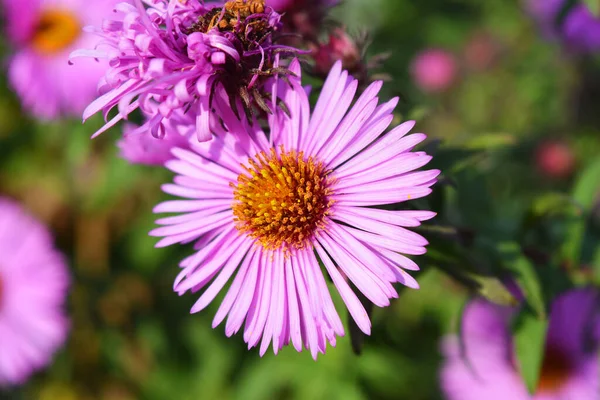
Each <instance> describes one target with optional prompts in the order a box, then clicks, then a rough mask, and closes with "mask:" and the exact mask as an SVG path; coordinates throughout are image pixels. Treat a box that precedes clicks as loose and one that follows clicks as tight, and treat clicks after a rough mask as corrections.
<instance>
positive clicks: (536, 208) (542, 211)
mask: <svg viewBox="0 0 600 400" xmlns="http://www.w3.org/2000/svg"><path fill="white" fill-rule="evenodd" d="M575 206H576V203H575V202H574V201H573V198H571V197H570V196H568V195H566V194H564V193H557V192H551V193H545V194H543V195H541V196H539V197H536V198H535V200H534V201H533V204H532V207H531V211H532V212H533V214H535V215H536V216H544V215H548V214H552V215H556V214H558V215H563V214H568V213H571V212H573V210H575V211H576V212H578V211H579V209H577V208H575Z"/></svg>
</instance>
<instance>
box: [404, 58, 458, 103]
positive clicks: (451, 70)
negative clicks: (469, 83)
mask: <svg viewBox="0 0 600 400" xmlns="http://www.w3.org/2000/svg"><path fill="white" fill-rule="evenodd" d="M410 72H411V74H412V77H413V80H414V82H415V84H416V85H417V86H418V87H419V88H420V89H421V90H422V91H424V92H428V93H434V92H443V91H445V90H446V89H448V88H449V87H450V86H451V85H452V84H453V83H454V80H455V79H456V74H457V72H458V67H457V65H456V59H455V58H454V56H453V55H452V54H451V53H449V52H447V51H446V50H442V49H427V50H424V51H422V52H420V53H419V54H417V56H416V57H415V58H414V59H413V61H412V63H411V67H410Z"/></svg>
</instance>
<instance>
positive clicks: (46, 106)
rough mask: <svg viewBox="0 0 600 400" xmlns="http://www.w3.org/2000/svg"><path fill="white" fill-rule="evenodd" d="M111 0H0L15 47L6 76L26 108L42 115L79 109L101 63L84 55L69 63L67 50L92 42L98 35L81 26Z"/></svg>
mask: <svg viewBox="0 0 600 400" xmlns="http://www.w3.org/2000/svg"><path fill="white" fill-rule="evenodd" d="M116 2H117V0H46V1H44V0H20V1H16V0H3V5H4V15H5V19H6V25H7V27H6V30H7V36H8V40H9V42H10V43H11V44H12V45H13V46H14V48H15V53H14V54H13V55H12V57H11V59H10V65H9V70H8V79H9V83H10V85H11V86H12V88H13V89H14V91H15V92H16V93H17V95H18V96H19V98H20V99H21V102H22V104H23V107H24V108H25V109H26V110H27V111H28V112H30V113H31V114H32V115H34V116H35V117H38V118H42V119H54V118H58V117H60V116H75V115H81V113H82V112H83V110H84V108H85V106H86V105H87V104H88V103H89V102H90V101H92V99H94V97H95V96H96V93H97V83H98V80H99V79H100V77H101V76H102V75H103V73H104V72H105V70H106V68H107V65H106V63H100V62H98V61H96V60H93V59H89V60H82V61H79V62H77V63H76V64H75V65H69V54H70V53H71V52H72V51H74V50H75V49H77V48H80V47H90V48H91V47H94V46H95V45H96V43H97V42H98V38H97V37H95V36H94V35H89V34H85V33H84V32H83V31H82V27H83V26H85V25H88V24H100V23H101V21H102V19H103V18H104V17H106V16H108V14H109V13H111V12H112V9H113V6H114V4H115V3H116ZM74 82H76V83H77V84H76V85H73V83H74Z"/></svg>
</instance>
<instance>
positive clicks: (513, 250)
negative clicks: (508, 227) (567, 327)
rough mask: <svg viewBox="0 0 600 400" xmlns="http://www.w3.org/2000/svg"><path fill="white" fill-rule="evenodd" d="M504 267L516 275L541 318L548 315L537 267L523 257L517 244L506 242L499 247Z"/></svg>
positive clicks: (520, 285) (527, 298)
mask: <svg viewBox="0 0 600 400" xmlns="http://www.w3.org/2000/svg"><path fill="white" fill-rule="evenodd" d="M498 249H499V251H500V254H501V256H502V261H503V264H504V266H505V267H506V268H507V269H509V270H510V271H512V272H513V273H514V274H515V278H516V280H517V283H518V284H519V287H520V288H521V289H522V290H523V292H524V294H525V299H526V301H527V303H528V304H529V305H530V306H531V308H532V309H533V310H534V311H535V312H536V314H537V315H538V316H540V317H544V316H545V315H546V307H545V304H544V296H543V293H542V287H541V285H540V281H539V277H538V274H537V271H536V269H535V266H534V265H533V264H532V263H531V262H530V261H529V260H528V259H527V257H525V256H524V255H523V253H522V252H521V248H520V247H519V245H517V244H516V243H512V242H505V243H501V244H500V245H499V246H498Z"/></svg>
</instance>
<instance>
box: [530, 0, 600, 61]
mask: <svg viewBox="0 0 600 400" xmlns="http://www.w3.org/2000/svg"><path fill="white" fill-rule="evenodd" d="M568 3H569V2H568V1H567V0H526V7H527V9H528V11H529V13H530V14H531V15H532V16H533V17H534V18H535V19H536V20H537V22H538V24H539V25H540V28H541V30H542V31H543V33H544V34H545V35H546V36H547V37H549V38H555V39H559V40H561V41H563V42H564V43H565V44H566V45H567V46H568V47H569V49H570V50H573V51H578V52H595V51H598V50H600V17H596V16H594V15H593V14H592V12H591V11H590V9H589V8H588V7H587V5H586V4H584V2H576V3H575V4H573V5H569V4H568ZM566 7H570V9H568V10H566V13H565V11H563V9H565V8H566Z"/></svg>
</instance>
